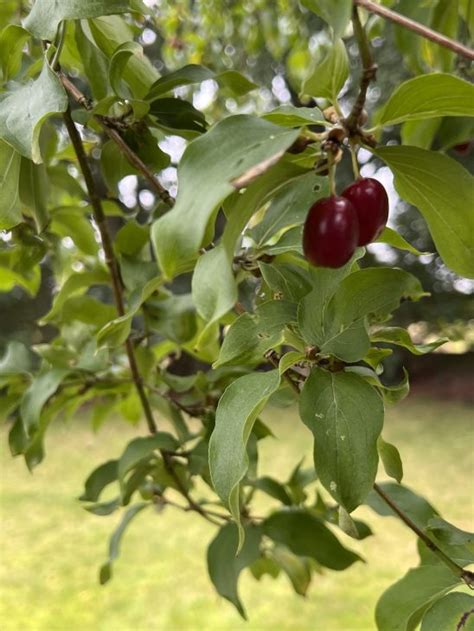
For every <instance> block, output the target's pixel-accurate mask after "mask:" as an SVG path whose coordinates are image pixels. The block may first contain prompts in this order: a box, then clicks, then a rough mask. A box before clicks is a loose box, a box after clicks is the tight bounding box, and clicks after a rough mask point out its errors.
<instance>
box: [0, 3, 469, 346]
mask: <svg viewBox="0 0 474 631" xmlns="http://www.w3.org/2000/svg"><path fill="white" fill-rule="evenodd" d="M134 1H136V2H137V3H140V4H144V5H146V6H147V7H148V9H149V10H148V11H147V16H146V17H145V18H143V16H139V15H138V14H136V15H131V16H129V17H128V18H127V20H128V24H129V28H130V29H131V30H132V31H133V33H134V36H135V40H136V41H137V42H138V43H139V44H141V45H142V46H143V48H144V52H145V54H146V56H147V57H148V58H149V59H150V61H151V63H152V65H153V66H154V68H155V69H156V70H157V71H158V72H159V73H160V74H166V73H167V72H169V71H172V70H175V69H177V68H179V67H181V66H183V65H185V64H190V63H195V64H203V65H205V66H208V67H209V68H211V69H213V70H215V71H216V72H222V71H225V70H233V69H235V70H238V71H240V72H242V73H244V74H245V75H246V76H248V77H249V79H251V80H252V81H254V82H255V83H256V84H257V85H258V86H260V87H259V88H258V89H256V90H254V91H251V92H250V93H248V94H246V95H245V96H241V97H236V96H235V95H232V96H230V95H229V94H226V90H225V89H224V90H220V89H218V88H219V86H218V85H217V83H216V82H215V81H214V80H213V79H209V80H206V81H204V82H202V83H201V84H199V85H198V86H197V87H195V86H193V87H182V88H178V89H177V90H176V93H177V96H179V97H181V98H184V99H186V100H188V101H190V102H192V103H193V105H194V107H195V108H196V109H197V110H199V111H201V112H202V113H203V115H204V116H205V119H206V121H207V122H208V123H209V124H212V123H213V121H215V120H217V119H219V118H221V117H222V116H225V115H226V114H235V113H262V112H265V111H268V110H270V109H272V108H274V107H276V106H278V105H281V104H287V103H291V104H293V105H297V106H301V105H304V106H307V107H311V105H315V102H314V101H313V100H312V99H310V98H309V97H307V96H306V95H305V94H303V93H302V84H303V81H304V79H305V78H306V77H308V76H309V75H310V74H311V72H312V70H313V69H314V67H315V65H317V63H318V62H319V61H320V60H321V59H322V58H323V57H324V55H325V53H326V51H327V49H328V47H329V46H330V44H331V43H330V39H329V36H328V33H327V29H326V28H325V26H324V23H323V22H322V21H321V20H320V19H319V18H318V17H317V16H316V15H315V14H314V13H311V12H310V11H309V10H308V9H307V8H306V7H305V5H307V6H308V5H309V4H310V3H311V0H301V1H300V2H297V1H294V0H174V1H173V2H168V1H165V0H143V2H142V0H134ZM31 4H32V3H31V2H28V1H26V0H25V1H21V0H3V2H2V3H1V4H0V26H3V25H5V24H7V23H8V22H16V23H19V21H20V20H21V18H22V17H23V16H24V15H26V14H27V12H28V10H29V8H30V5H31ZM383 4H385V5H388V6H391V7H392V8H393V9H394V10H396V11H398V12H400V13H402V14H404V15H408V16H409V17H412V18H414V19H416V20H418V21H419V22H422V23H424V24H427V25H429V26H431V27H432V28H435V29H436V30H438V31H440V32H442V33H445V34H446V35H449V36H450V37H453V38H456V39H458V40H460V41H462V42H464V43H468V42H469V41H470V40H471V39H472V31H473V22H474V6H473V5H474V2H473V1H472V0H423V1H420V2H412V0H398V1H396V0H385V1H384V2H383ZM365 17H366V19H367V20H368V27H369V35H370V38H371V42H372V45H373V48H374V56H375V58H376V61H377V64H378V66H379V71H378V76H377V82H376V84H375V85H374V86H373V87H371V88H370V90H369V94H368V100H367V107H368V109H369V114H370V115H371V116H373V117H376V116H377V111H378V110H379V108H380V107H381V105H382V104H383V103H384V101H385V100H386V99H387V97H388V96H389V95H390V94H391V93H392V91H393V89H394V87H395V86H396V85H397V84H399V83H400V82H401V81H402V80H404V79H406V78H409V77H410V76H412V75H413V74H416V73H419V72H430V71H435V70H436V71H449V72H456V73H457V74H459V75H460V76H462V77H464V78H467V79H472V76H473V75H472V68H470V67H469V65H468V64H467V63H466V62H465V61H464V60H461V59H457V58H456V57H455V56H454V55H453V54H452V53H451V52H450V51H447V50H445V49H442V48H440V47H438V46H436V45H435V44H432V43H430V42H428V41H426V40H423V39H422V38H420V37H418V36H417V35H415V34H413V33H411V32H409V31H406V30H402V29H400V28H398V27H396V26H394V25H392V24H390V23H388V22H386V21H383V20H381V19H380V18H379V17H377V16H375V15H370V16H369V15H366V16H365ZM110 19H113V18H110ZM69 27H70V28H73V25H70V26H69ZM76 28H78V27H77V26H76ZM76 35H77V33H76ZM344 39H345V43H346V45H347V47H348V51H349V57H350V62H351V66H352V70H353V72H352V74H351V77H350V78H349V80H348V81H347V83H346V85H345V86H344V88H343V92H342V95H341V96H342V98H341V103H342V107H343V109H344V110H345V111H346V112H347V111H348V110H349V108H350V104H351V102H352V99H353V98H354V95H355V93H356V91H357V85H358V74H359V72H360V67H359V60H358V53H357V47H356V45H355V42H354V41H353V38H352V34H351V33H350V32H347V33H346V34H345V38H344ZM76 41H78V40H77V39H76ZM28 45H29V46H35V45H38V44H34V43H30V44H28ZM31 52H33V51H31ZM62 58H63V63H64V66H65V67H66V69H67V70H68V71H69V73H70V74H71V75H72V76H76V77H78V80H79V82H80V76H81V74H82V73H83V72H84V69H82V68H81V67H79V65H78V61H77V56H76V55H75V54H74V49H73V47H72V46H67V47H66V50H65V51H64V53H63V57H62ZM22 63H23V64H24V65H25V73H28V72H29V71H30V70H31V68H28V65H29V64H31V63H32V62H31V57H30V56H29V55H27V54H25V55H24V56H23V61H22ZM86 74H87V70H86ZM81 87H82V88H83V89H84V90H86V91H87V89H88V87H87V85H86V84H84V85H82V86H81ZM318 105H320V106H324V102H319V100H318ZM472 121H473V119H461V118H450V119H445V120H434V121H431V120H429V121H419V122H411V123H405V124H404V125H403V126H402V127H401V128H400V127H399V126H396V127H394V128H392V129H388V130H387V131H386V132H385V136H384V138H383V139H381V140H382V141H383V142H384V143H389V144H391V143H400V142H404V143H406V144H416V145H418V146H421V147H424V148H430V147H433V148H438V149H441V150H444V151H446V152H447V153H448V154H449V155H451V156H452V157H454V158H455V159H456V160H459V161H460V162H461V163H462V164H463V165H464V166H465V167H467V168H468V169H472V167H473V164H474V151H471V148H472V145H473V142H472V138H473V136H474V134H473V128H472ZM49 124H50V123H48V125H49ZM48 125H46V126H45V129H46V131H45V134H44V136H45V138H44V144H47V142H48V138H47V129H48ZM185 144H186V143H185V141H183V139H182V138H178V137H176V136H168V137H165V138H164V139H163V141H162V143H160V147H161V148H162V149H163V150H164V151H165V152H166V153H168V154H169V155H170V156H171V161H170V164H169V166H166V167H165V168H164V169H163V170H162V171H161V173H160V179H161V181H162V182H163V184H164V185H165V186H167V187H168V188H169V189H170V190H171V192H172V193H175V192H176V186H177V178H176V166H177V163H178V161H179V158H180V156H181V155H182V152H183V151H184V148H185ZM93 155H94V154H93ZM94 157H95V159H96V160H97V161H98V162H99V160H100V155H94ZM359 157H360V161H361V163H363V167H362V174H363V175H364V176H373V175H375V177H378V178H380V179H381V180H382V181H383V183H384V184H385V186H386V187H387V188H388V190H389V194H390V198H391V206H392V207H391V219H390V223H391V225H392V226H394V227H396V228H397V229H398V230H399V231H400V232H401V234H402V235H403V236H404V237H405V238H406V239H407V240H408V241H409V242H410V243H412V244H413V245H414V246H415V247H416V248H418V249H419V250H421V251H423V252H427V254H426V255H424V256H422V257H416V256H414V255H412V254H410V253H407V252H402V251H399V250H395V249H393V248H391V247H390V246H387V245H382V244H378V245H373V246H370V247H369V251H370V253H371V256H370V257H366V260H367V264H380V263H381V264H383V263H390V264H391V265H400V266H402V267H404V268H405V269H409V270H410V271H412V272H413V273H414V274H415V275H416V276H417V277H419V278H420V280H421V281H422V283H423V285H424V287H425V289H426V290H427V291H430V292H431V293H432V298H431V299H429V300H423V301H420V302H418V303H413V304H412V303H405V304H404V305H402V308H401V309H400V311H399V315H397V316H396V317H397V319H398V321H399V322H400V323H402V324H407V323H409V322H413V321H416V322H418V323H419V324H418V325H416V326H414V325H412V329H413V330H411V333H412V334H414V335H415V338H416V337H417V336H418V337H419V338H423V339H425V340H426V339H429V337H430V335H433V336H434V335H437V334H439V333H442V334H446V333H447V334H448V335H449V336H450V338H451V339H452V340H453V342H454V343H453V344H451V345H447V346H446V347H444V350H445V351H446V350H450V351H454V352H465V351H468V350H469V349H470V348H472V346H473V345H474V334H473V323H474V301H473V300H472V293H473V292H474V283H473V282H472V281H468V280H466V279H462V278H459V277H457V276H456V275H455V274H454V273H453V272H451V271H450V270H448V269H447V268H446V267H445V266H444V264H443V263H442V261H441V259H440V257H439V256H438V255H437V254H436V251H435V246H434V244H433V242H432V240H431V238H430V236H429V233H428V230H427V228H426V224H425V222H424V220H423V218H422V216H421V215H420V214H419V213H418V211H417V210H416V209H414V208H411V207H409V206H408V205H407V204H405V203H404V202H401V201H400V200H399V199H398V198H397V196H396V193H395V191H394V189H393V186H392V185H391V176H390V173H389V171H388V169H387V168H386V167H383V166H381V165H380V164H379V163H378V162H377V159H376V158H374V157H373V156H372V155H371V154H369V153H368V152H366V151H364V150H361V152H360V156H359ZM351 179H352V172H351V167H350V163H349V161H347V162H346V161H343V163H342V165H341V168H340V169H339V170H338V185H339V186H340V188H341V189H342V188H343V187H344V186H345V185H346V184H347V183H348V182H349V181H350V180H351ZM74 184H75V182H71V181H68V182H64V187H65V190H66V194H67V187H68V186H69V187H70V186H72V187H73V186H74ZM76 185H77V183H76ZM117 190H118V198H117V202H118V203H119V204H120V206H121V207H122V209H125V211H127V210H129V211H130V212H140V210H143V211H146V210H147V208H149V206H150V195H151V193H150V191H148V190H147V189H146V185H145V184H144V183H140V182H139V181H138V180H137V178H136V177H135V176H133V175H132V176H130V175H129V176H127V177H125V178H124V179H123V180H120V181H118V182H117ZM151 201H154V200H151ZM116 221H117V225H116V228H117V229H118V228H119V227H120V225H121V224H120V219H119V218H117V220H116ZM12 244H17V245H18V252H21V257H20V258H21V261H20V262H19V263H18V262H17V264H20V265H21V266H22V268H23V269H22V273H23V274H24V273H25V269H26V270H27V269H28V266H31V269H34V268H33V265H34V264H35V263H36V262H37V261H38V260H41V259H42V257H43V254H44V253H43V252H42V251H41V244H40V242H39V241H38V240H37V239H36V238H35V235H34V233H33V232H29V231H28V229H27V228H26V227H25V226H22V227H21V228H19V229H17V230H14V231H13V232H12V233H10V234H9V235H5V234H4V235H3V237H2V238H1V239H0V279H1V280H2V281H3V282H2V283H1V284H2V286H3V287H4V288H5V287H6V288H7V289H9V290H11V291H8V293H1V294H0V312H1V314H2V316H1V329H0V351H1V350H2V347H3V346H4V345H5V343H6V341H7V340H9V339H12V338H14V339H19V340H22V341H24V342H26V343H40V342H42V341H44V340H45V339H47V338H48V328H47V327H42V328H41V329H38V328H37V325H36V324H35V320H37V319H38V318H39V317H40V316H41V315H43V314H45V313H46V312H47V311H48V309H49V307H50V304H51V296H52V294H53V291H54V281H53V276H52V273H51V270H50V268H49V263H48V261H47V260H46V259H45V260H43V262H42V276H41V278H39V277H38V276H37V275H36V276H35V275H34V274H33V273H32V275H31V278H30V279H29V281H28V283H23V286H18V285H15V284H14V283H11V284H10V286H9V284H8V278H9V277H10V276H11V270H8V266H9V265H10V263H9V262H8V261H10V258H8V259H7V258H6V257H5V250H6V248H7V246H8V248H9V250H10V251H11V246H12ZM25 251H28V252H29V256H28V257H26V258H25V255H24V253H25ZM61 251H62V255H63V259H64V269H65V270H67V269H68V268H70V267H71V266H73V265H74V260H75V254H74V251H75V245H74V243H72V242H71V239H68V238H67V236H65V238H64V239H63V241H62V249H61ZM2 275H3V276H4V278H2ZM7 277H8V278H7ZM38 286H39V291H38V293H37V294H36V289H37V288H38ZM35 294H36V295H35ZM415 329H416V330H415Z"/></svg>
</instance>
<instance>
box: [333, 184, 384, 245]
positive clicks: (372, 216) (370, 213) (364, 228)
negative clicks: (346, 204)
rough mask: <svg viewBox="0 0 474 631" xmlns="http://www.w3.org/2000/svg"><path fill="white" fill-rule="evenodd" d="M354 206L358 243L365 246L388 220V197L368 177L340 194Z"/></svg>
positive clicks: (379, 185) (376, 235)
mask: <svg viewBox="0 0 474 631" xmlns="http://www.w3.org/2000/svg"><path fill="white" fill-rule="evenodd" d="M342 196H343V197H345V198H346V199H348V200H349V201H350V202H351V203H352V205H353V206H354V208H355V210H356V213H357V218H358V220H359V241H358V242H357V245H367V243H371V242H372V241H374V239H376V238H377V237H378V236H379V235H380V233H381V232H382V230H383V229H384V228H385V224H386V223H387V219H388V196H387V192H386V191H385V189H384V187H383V186H382V184H380V182H378V181H377V180H374V179H372V178H370V177H368V178H361V179H359V180H357V181H356V182H354V183H353V184H351V185H350V186H348V187H347V188H346V190H345V191H344V192H343V193H342Z"/></svg>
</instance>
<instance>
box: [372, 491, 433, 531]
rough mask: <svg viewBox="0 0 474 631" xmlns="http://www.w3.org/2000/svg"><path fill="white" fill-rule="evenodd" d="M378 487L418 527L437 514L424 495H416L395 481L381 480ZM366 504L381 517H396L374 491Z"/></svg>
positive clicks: (424, 524) (421, 526)
mask: <svg viewBox="0 0 474 631" xmlns="http://www.w3.org/2000/svg"><path fill="white" fill-rule="evenodd" d="M379 487H380V488H381V489H382V490H383V491H384V492H385V493H386V495H388V496H389V497H390V499H392V500H393V501H394V503H395V504H396V505H397V506H398V507H399V508H400V509H401V510H402V511H403V512H404V513H405V515H407V516H408V517H409V518H410V519H411V520H412V521H414V522H415V523H416V525H417V526H419V527H420V528H425V526H426V525H427V524H428V522H429V521H430V519H432V517H435V516H436V515H437V514H438V513H437V511H436V509H435V508H433V506H431V504H430V503H429V502H428V501H427V500H425V498H424V497H421V495H417V494H416V493H414V492H413V491H412V490H411V489H409V488H408V487H406V486H403V485H401V484H395V482H381V483H380V484H379ZM367 504H368V505H369V506H370V507H371V508H372V510H374V511H375V512H376V513H378V514H379V515H382V516H383V517H396V514H395V513H394V512H393V510H392V509H391V508H390V506H388V504H386V503H385V502H384V501H383V500H382V498H380V497H379V495H377V493H375V491H372V492H371V493H370V495H369V497H368V498H367Z"/></svg>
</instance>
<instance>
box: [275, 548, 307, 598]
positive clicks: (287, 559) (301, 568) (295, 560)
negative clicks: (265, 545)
mask: <svg viewBox="0 0 474 631" xmlns="http://www.w3.org/2000/svg"><path fill="white" fill-rule="evenodd" d="M270 554H271V558H273V559H274V560H275V561H276V563H277V564H278V566H279V567H281V569H282V570H283V571H284V572H285V574H286V575H287V576H288V578H289V579H290V581H291V584H292V586H293V589H294V590H295V592H296V593H297V594H299V595H300V596H306V593H307V591H308V588H309V586H310V584H311V567H310V564H309V562H308V560H307V559H301V558H300V557H298V556H296V555H294V554H291V552H289V551H288V550H287V549H286V548H284V547H283V546H275V548H273V550H271V552H270Z"/></svg>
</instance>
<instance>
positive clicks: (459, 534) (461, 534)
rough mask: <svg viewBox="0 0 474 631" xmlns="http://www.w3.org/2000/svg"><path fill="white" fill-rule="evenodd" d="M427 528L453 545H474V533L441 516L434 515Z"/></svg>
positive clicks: (443, 540) (444, 541) (439, 538)
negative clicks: (454, 524)
mask: <svg viewBox="0 0 474 631" xmlns="http://www.w3.org/2000/svg"><path fill="white" fill-rule="evenodd" d="M427 530H428V531H429V532H432V533H433V534H434V535H435V537H436V538H437V539H438V541H441V543H446V544H447V545H451V546H465V545H467V546H470V547H471V548H472V546H474V533H472V532H466V531H465V530H461V529H460V528H456V526H453V524H450V523H449V522H447V521H445V520H444V519H441V517H433V518H432V519H430V521H429V522H428V526H427Z"/></svg>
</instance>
